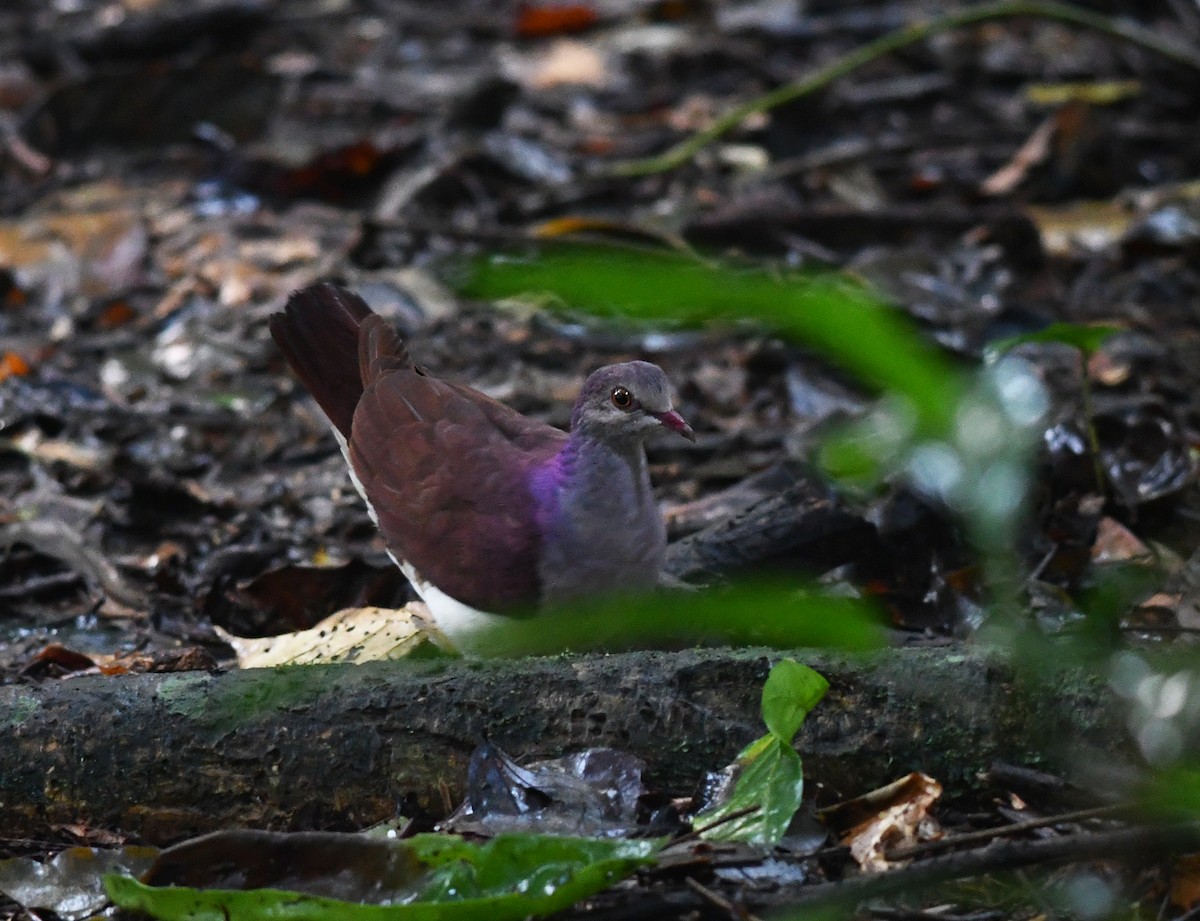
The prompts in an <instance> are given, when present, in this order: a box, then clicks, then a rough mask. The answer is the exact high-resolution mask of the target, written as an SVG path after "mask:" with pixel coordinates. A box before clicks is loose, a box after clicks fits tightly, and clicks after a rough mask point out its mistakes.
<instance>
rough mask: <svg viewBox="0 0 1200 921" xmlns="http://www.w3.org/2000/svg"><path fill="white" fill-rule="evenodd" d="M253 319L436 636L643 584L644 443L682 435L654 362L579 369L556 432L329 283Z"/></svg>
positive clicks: (654, 558) (656, 533)
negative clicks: (332, 445)
mask: <svg viewBox="0 0 1200 921" xmlns="http://www.w3.org/2000/svg"><path fill="white" fill-rule="evenodd" d="M269 328H270V332H271V336H272V338H273V339H274V340H275V342H276V344H277V345H278V347H279V349H280V351H281V352H282V353H283V355H284V357H285V359H286V360H287V362H288V364H289V365H290V366H291V368H292V370H293V372H294V373H295V375H296V376H297V377H298V378H299V379H300V381H301V382H302V383H303V384H304V386H305V387H306V388H307V390H308V392H309V393H310V394H311V395H312V396H313V398H314V399H315V400H316V402H317V404H318V405H319V406H320V407H321V409H322V411H323V412H324V413H325V415H326V416H327V417H328V419H329V422H330V425H331V427H332V428H333V432H334V435H335V437H336V438H337V441H338V443H339V445H340V446H341V449H342V454H343V455H344V457H345V459H346V462H347V463H348V465H349V468H350V477H351V480H352V482H353V483H354V486H355V487H356V489H357V490H358V492H359V494H360V495H361V496H362V498H363V499H364V501H365V502H366V505H367V510H368V512H369V513H370V515H371V518H372V520H373V521H374V522H375V524H376V526H377V527H378V528H379V531H380V532H381V534H382V536H383V541H384V544H385V546H386V548H387V552H388V554H389V556H390V557H391V558H392V560H393V561H394V562H395V563H396V564H397V565H398V566H399V567H400V569H401V570H402V571H403V572H404V574H405V576H407V577H408V580H409V582H410V583H411V584H412V586H413V588H414V589H415V590H416V592H417V594H418V595H420V596H421V599H422V600H423V601H424V602H425V604H426V605H427V607H428V609H429V611H430V614H431V615H432V617H433V619H434V621H435V622H436V624H437V626H438V627H439V629H440V630H441V631H442V632H443V634H445V635H446V636H447V637H448V638H449V639H450V640H451V642H456V641H458V640H459V639H460V638H461V637H463V636H465V635H469V634H470V633H471V632H472V631H474V630H477V629H479V628H480V627H481V626H485V625H487V624H494V623H496V622H498V621H500V620H502V619H504V618H505V617H508V616H511V615H512V614H514V613H523V612H527V611H529V610H536V609H539V608H558V607H563V606H566V605H569V604H570V603H571V602H576V601H579V600H580V599H588V598H593V597H597V596H604V595H610V594H613V593H618V592H620V593H628V592H646V591H650V590H652V589H653V588H655V586H656V585H657V584H658V583H659V579H660V576H661V572H662V566H663V562H664V559H665V555H666V545H667V539H666V528H665V525H664V522H663V518H662V515H661V512H660V511H659V508H658V505H657V502H656V501H655V498H654V494H653V492H652V490H651V484H650V476H649V472H648V468H647V461H646V453H645V449H644V444H645V442H646V441H647V440H648V439H649V438H650V437H651V436H652V435H654V434H655V433H658V432H662V431H664V430H666V431H669V432H674V433H677V434H678V435H681V436H682V437H684V438H687V439H688V440H690V441H695V434H694V432H693V430H692V427H691V426H690V425H688V423H687V422H686V421H684V419H683V417H682V416H681V415H680V414H679V413H678V412H677V411H676V410H675V408H674V406H673V405H672V401H671V395H670V387H669V384H668V381H667V377H666V375H665V374H664V373H663V371H662V369H661V368H659V367H658V366H657V365H654V364H651V363H650V362H646V361H628V362H622V363H620V364H611V365H606V366H604V367H601V368H599V369H598V370H596V371H594V372H593V373H592V374H591V375H589V376H588V378H587V379H586V381H585V382H584V384H583V388H582V390H581V391H580V394H579V397H578V399H577V400H576V402H575V405H574V407H573V409H572V411H571V425H570V430H569V431H567V432H564V431H562V430H561V429H558V428H555V427H554V426H551V425H548V424H546V423H544V422H541V421H539V420H536V419H531V418H528V417H526V416H523V415H522V414H520V413H519V412H517V411H516V410H514V409H512V408H510V407H508V406H505V405H504V404H503V403H500V402H498V401H496V400H493V399H492V398H490V397H488V396H486V395H485V394H482V393H480V392H479V391H477V390H474V389H473V388H471V387H469V386H467V385H465V384H462V383H457V382H454V381H450V380H444V379H441V378H438V377H436V376H434V375H432V374H431V373H429V371H427V370H426V369H425V368H423V367H421V366H420V365H417V364H414V362H413V361H412V359H411V357H410V356H409V353H408V350H407V348H406V346H405V344H404V341H403V339H402V338H401V336H400V335H399V333H397V332H396V330H395V329H394V328H393V327H392V326H391V325H390V324H389V323H388V322H387V321H386V320H385V319H384V318H383V317H381V316H380V315H379V314H377V313H375V312H374V311H372V310H371V308H370V307H368V306H367V304H366V302H365V301H364V300H363V299H362V298H361V297H360V296H359V295H357V294H355V293H353V292H351V291H349V290H347V289H345V288H343V287H340V286H338V285H334V284H332V283H328V282H318V283H315V284H311V285H309V286H307V287H304V288H301V289H300V290H298V291H295V292H294V293H292V294H291V296H290V297H289V298H288V300H287V302H286V305H285V307H284V309H283V311H282V312H279V313H275V314H274V315H272V316H271V318H270V320H269Z"/></svg>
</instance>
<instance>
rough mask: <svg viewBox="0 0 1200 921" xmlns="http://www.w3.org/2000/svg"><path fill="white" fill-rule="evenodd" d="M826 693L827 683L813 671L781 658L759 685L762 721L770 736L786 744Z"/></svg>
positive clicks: (792, 660) (793, 661)
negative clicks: (761, 687)
mask: <svg viewBox="0 0 1200 921" xmlns="http://www.w3.org/2000/svg"><path fill="white" fill-rule="evenodd" d="M828 690H829V682H828V681H826V680H825V678H824V677H822V676H821V675H820V674H818V673H817V672H815V671H814V670H813V669H811V668H809V667H808V666H807V665H801V664H800V663H799V662H797V661H796V660H795V659H784V660H783V661H782V662H779V663H777V664H776V665H775V667H774V668H772V669H771V673H770V674H769V675H767V683H766V684H765V685H764V686H763V694H762V716H763V722H764V723H766V724H767V729H769V730H770V731H771V733H772V735H774V736H776V737H777V738H778V739H779V740H780V741H781V742H783V743H784V744H787V745H790V744H791V741H792V738H793V737H794V736H795V735H796V733H797V732H798V731H799V730H800V724H801V723H803V722H804V718H805V717H806V716H808V713H809V711H810V710H812V708H813V707H815V706H816V705H817V704H818V703H820V701H821V698H822V697H824V696H825V692H826V691H828Z"/></svg>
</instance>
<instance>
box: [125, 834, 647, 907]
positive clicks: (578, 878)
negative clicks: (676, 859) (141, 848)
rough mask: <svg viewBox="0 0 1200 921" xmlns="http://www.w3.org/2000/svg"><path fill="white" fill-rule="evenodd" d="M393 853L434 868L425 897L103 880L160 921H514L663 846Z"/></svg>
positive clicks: (553, 843)
mask: <svg viewBox="0 0 1200 921" xmlns="http://www.w3.org/2000/svg"><path fill="white" fill-rule="evenodd" d="M395 846H396V847H397V848H407V849H409V850H411V851H412V852H413V853H414V855H415V857H416V858H417V859H418V860H419V861H421V862H422V863H424V864H426V865H427V866H428V867H429V868H430V874H429V879H428V882H427V883H426V885H425V887H424V889H423V891H422V895H421V898H420V899H418V900H416V901H413V902H409V903H407V904H397V905H366V904H360V903H356V902H347V901H342V900H340V899H331V898H324V897H320V896H312V895H303V894H300V893H296V892H285V891H283V890H279V889H251V890H232V889H193V888H190V887H186V886H171V887H162V888H159V887H153V886H145V885H143V884H142V883H139V882H138V881H137V880H135V879H132V878H131V877H128V876H121V875H117V874H109V875H107V876H105V877H104V887H105V890H106V891H107V893H108V897H109V898H110V899H112V901H113V902H114V903H115V904H117V905H118V906H120V907H121V908H125V909H132V910H136V911H140V912H144V913H145V914H148V915H151V916H152V917H155V918H158V919H160V921H476V919H478V921H510V919H511V921H518V919H521V918H526V917H541V916H544V915H548V914H552V913H554V912H556V911H561V910H562V909H565V908H568V907H570V906H571V905H573V904H575V903H576V902H578V901H579V900H580V899H583V898H587V897H588V896H590V895H593V894H595V893H596V892H599V891H601V890H603V889H605V888H607V887H609V886H611V885H612V884H613V883H614V882H616V881H617V880H619V879H621V878H622V877H625V876H628V875H629V874H630V873H632V872H633V871H634V870H636V869H638V868H639V867H642V866H645V865H646V864H648V863H650V862H651V860H652V858H653V855H654V854H655V852H657V851H658V849H659V848H660V847H661V846H662V842H660V841H629V840H614V841H598V840H592V839H585V838H561V837H553V836H549V835H500V836H497V837H496V838H493V839H492V840H490V841H488V842H487V843H485V844H483V845H475V844H471V843H468V842H464V841H462V840H461V839H457V838H454V837H452V836H447V835H418V836H415V837H414V838H412V839H409V840H408V841H405V842H398V843H397V844H396V845H395Z"/></svg>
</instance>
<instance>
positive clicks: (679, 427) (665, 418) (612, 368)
mask: <svg viewBox="0 0 1200 921" xmlns="http://www.w3.org/2000/svg"><path fill="white" fill-rule="evenodd" d="M664 427H665V428H668V429H670V430H671V431H673V432H678V433H679V434H680V435H682V436H683V437H684V438H686V439H688V440H689V441H695V440H696V436H695V435H694V434H693V433H692V427H691V426H690V425H688V424H687V423H686V422H684V421H683V417H682V416H680V415H679V413H677V412H675V410H674V408H673V407H672V406H671V390H670V386H669V385H668V384H667V376H666V375H665V374H663V372H662V368H660V367H659V366H658V365H652V364H650V362H648V361H627V362H625V363H623V364H619V365H606V366H605V367H603V368H600V369H599V370H598V371H594V372H593V373H592V374H591V376H590V377H588V379H587V380H586V381H585V382H584V384H583V391H582V392H581V393H580V394H579V399H578V400H576V401H575V409H574V410H573V411H572V413H571V431H573V432H576V431H578V432H583V433H585V434H589V435H595V436H596V437H598V438H603V439H604V440H606V441H608V442H613V443H620V442H630V443H641V442H642V441H644V440H645V439H646V437H647V436H648V435H650V434H652V433H654V432H656V431H661V430H662V429H663V428H664Z"/></svg>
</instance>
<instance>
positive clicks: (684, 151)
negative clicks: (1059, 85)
mask: <svg viewBox="0 0 1200 921" xmlns="http://www.w3.org/2000/svg"><path fill="white" fill-rule="evenodd" d="M1015 16H1027V17H1032V18H1034V19H1049V20H1053V21H1055V22H1061V23H1066V24H1068V25H1073V26H1080V27H1081V28H1085V29H1092V30H1094V31H1096V32H1100V33H1102V34H1104V35H1107V36H1110V37H1112V38H1115V39H1118V40H1120V41H1123V42H1127V43H1129V44H1131V45H1134V46H1136V47H1138V48H1143V49H1145V50H1147V51H1150V52H1153V53H1154V54H1157V55H1159V56H1160V57H1163V58H1166V59H1167V60H1169V61H1173V62H1175V63H1176V64H1179V65H1181V66H1183V67H1190V68H1192V69H1193V70H1200V52H1197V51H1196V50H1195V49H1192V48H1187V47H1184V46H1181V45H1178V44H1176V43H1175V42H1173V41H1171V40H1169V39H1167V38H1164V37H1163V36H1162V35H1160V34H1159V33H1157V32H1156V31H1154V30H1153V29H1149V28H1147V27H1145V26H1141V25H1138V24H1136V23H1133V22H1126V21H1123V20H1118V19H1113V18H1112V17H1109V16H1104V15H1101V14H1100V13H1095V12H1092V11H1091V10H1084V9H1080V8H1079V7H1076V6H1073V5H1072V4H1070V3H1061V2H1058V0H1000V2H996V3H982V4H980V5H978V6H972V7H970V8H969V9H965V10H957V11H955V12H952V13H947V14H945V15H944V16H937V17H935V18H933V19H927V20H924V21H922V22H915V23H912V24H911V25H908V26H904V27H903V28H900V29H896V30H895V31H893V32H889V33H887V34H886V35H883V36H880V37H879V38H877V39H875V40H874V41H872V42H868V43H867V44H865V45H862V46H861V47H859V48H856V49H855V50H853V51H851V52H850V53H849V54H846V55H843V56H842V57H840V58H837V59H835V60H833V61H831V62H830V63H829V64H826V65H825V66H824V67H821V68H819V69H817V70H816V71H813V72H812V73H810V74H808V75H806V76H803V77H801V78H800V79H798V80H795V81H793V82H791V83H785V84H784V85H783V86H780V87H777V88H776V89H773V90H771V91H770V92H768V93H765V94H763V95H762V96H758V97H756V98H754V99H751V100H749V101H748V102H745V103H743V104H742V105H740V106H738V107H737V108H735V109H733V110H732V111H731V112H729V113H727V114H726V115H723V116H721V117H720V118H718V119H717V120H716V121H714V122H713V123H712V124H711V125H710V126H709V127H707V128H705V129H704V130H703V131H698V132H696V133H695V134H693V135H692V136H691V137H690V138H688V139H687V140H685V141H682V142H680V143H679V144H676V145H675V146H674V147H672V148H670V149H669V150H667V151H665V152H664V153H662V154H659V155H658V156H655V157H647V158H645V159H640V160H626V161H623V162H618V163H614V164H610V165H608V166H607V167H606V168H605V169H604V170H603V172H605V173H607V174H609V175H615V176H646V175H650V174H653V173H661V172H665V171H666V170H669V169H674V168H675V167H677V166H680V165H682V164H683V163H685V162H687V161H688V160H690V159H691V158H692V157H693V156H694V155H695V154H696V152H697V151H698V150H700V149H701V148H703V147H705V146H707V145H708V144H711V143H712V142H713V141H715V140H717V138H719V137H721V136H723V135H724V134H726V133H727V132H729V131H731V130H733V129H734V128H736V127H737V126H738V125H740V124H741V123H742V122H743V121H744V120H745V119H746V118H748V117H749V116H751V115H756V114H758V113H759V112H766V111H768V110H770V109H773V108H776V107H777V106H781V105H783V104H785V103H788V102H791V101H792V100H794V99H799V98H800V97H802V96H807V95H809V94H811V93H814V92H816V91H817V90H820V89H824V88H825V87H826V86H828V85H829V84H831V83H833V82H834V81H835V80H840V79H841V78H842V77H845V76H847V75H848V74H850V73H853V72H854V71H855V70H857V69H858V68H860V67H862V66H863V65H865V64H869V63H871V62H872V61H875V60H877V59H879V58H881V57H883V56H884V55H887V54H891V53H892V52H894V51H899V50H900V49H902V48H906V47H908V46H909V45H914V44H916V43H917V42H921V41H925V40H926V39H928V38H931V37H933V36H935V35H940V34H942V33H943V32H950V31H952V30H954V29H961V28H964V27H965V26H972V25H976V24H978V23H981V22H989V21H991V20H994V19H1009V18H1012V17H1015Z"/></svg>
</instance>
